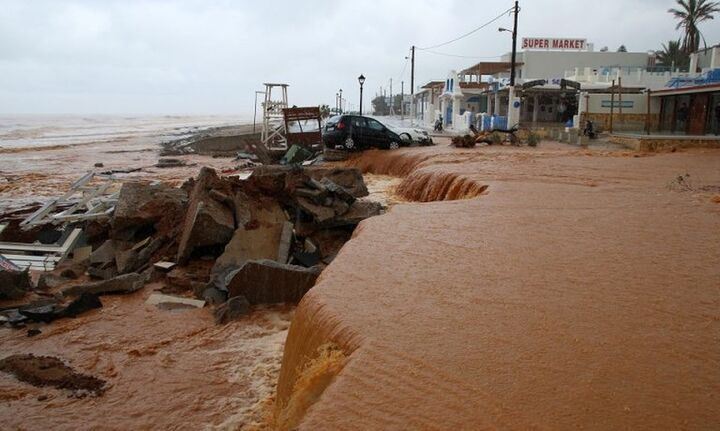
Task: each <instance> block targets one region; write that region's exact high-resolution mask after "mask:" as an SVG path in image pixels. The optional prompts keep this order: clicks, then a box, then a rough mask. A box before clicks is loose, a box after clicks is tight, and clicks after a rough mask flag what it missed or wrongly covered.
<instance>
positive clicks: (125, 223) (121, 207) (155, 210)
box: [111, 182, 188, 238]
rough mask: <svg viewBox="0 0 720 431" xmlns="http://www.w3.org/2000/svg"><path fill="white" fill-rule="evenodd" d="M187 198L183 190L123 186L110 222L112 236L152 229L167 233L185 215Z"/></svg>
mask: <svg viewBox="0 0 720 431" xmlns="http://www.w3.org/2000/svg"><path fill="white" fill-rule="evenodd" d="M187 199H188V195H187V193H186V192H185V190H183V189H178V188H174V187H169V186H166V185H162V184H153V185H151V184H144V183H135V182H133V183H125V184H123V186H122V188H121V189H120V195H119V197H118V203H117V206H116V208H115V213H114V214H113V218H112V221H111V225H112V227H113V230H114V231H115V232H114V234H113V236H114V237H115V238H119V237H121V235H120V234H121V233H122V232H123V231H127V230H129V231H131V232H130V233H131V234H132V235H134V233H135V232H136V231H137V230H140V229H143V228H146V227H148V226H153V227H154V228H155V230H156V231H158V232H164V231H169V230H171V229H169V228H171V227H174V226H176V225H178V224H179V222H180V221H181V220H182V218H183V217H184V215H185V206H186V205H187Z"/></svg>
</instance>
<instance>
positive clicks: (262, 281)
mask: <svg viewBox="0 0 720 431" xmlns="http://www.w3.org/2000/svg"><path fill="white" fill-rule="evenodd" d="M318 275H320V270H319V269H318V268H304V267H302V266H295V265H287V264H281V263H277V262H275V261H272V260H254V261H249V262H247V263H245V265H243V266H242V268H240V269H238V270H236V271H235V272H233V273H232V274H230V275H229V277H228V285H227V290H228V292H229V294H228V296H229V298H233V297H235V296H241V295H242V296H244V297H245V298H246V299H247V300H248V302H249V303H250V304H252V305H257V304H277V303H298V302H299V301H300V300H301V299H302V297H303V296H304V295H305V293H306V292H307V291H308V290H310V288H311V287H312V286H313V285H314V284H315V280H316V279H317V277H318Z"/></svg>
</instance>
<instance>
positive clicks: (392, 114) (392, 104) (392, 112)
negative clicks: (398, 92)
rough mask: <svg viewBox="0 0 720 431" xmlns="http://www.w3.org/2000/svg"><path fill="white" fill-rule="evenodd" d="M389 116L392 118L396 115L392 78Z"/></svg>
mask: <svg viewBox="0 0 720 431" xmlns="http://www.w3.org/2000/svg"><path fill="white" fill-rule="evenodd" d="M389 114H390V116H391V117H392V116H394V115H395V101H394V100H393V97H392V78H390V113H389Z"/></svg>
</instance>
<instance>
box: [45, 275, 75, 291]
mask: <svg viewBox="0 0 720 431" xmlns="http://www.w3.org/2000/svg"><path fill="white" fill-rule="evenodd" d="M69 281H70V279H69V278H65V277H63V276H59V275H55V274H53V273H51V272H43V273H42V274H40V277H39V278H38V282H37V289H38V290H50V289H55V288H57V287H60V286H62V285H63V284H65V283H68V282H69Z"/></svg>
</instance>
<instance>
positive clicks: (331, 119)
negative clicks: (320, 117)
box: [325, 115, 342, 126]
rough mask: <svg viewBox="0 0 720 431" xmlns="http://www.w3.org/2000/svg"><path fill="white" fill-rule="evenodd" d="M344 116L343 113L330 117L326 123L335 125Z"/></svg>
mask: <svg viewBox="0 0 720 431" xmlns="http://www.w3.org/2000/svg"><path fill="white" fill-rule="evenodd" d="M341 118H342V115H336V116H334V117H330V118H328V119H327V122H326V123H325V124H326V125H328V126H334V125H336V124H337V123H338V122H340V119H341Z"/></svg>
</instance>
